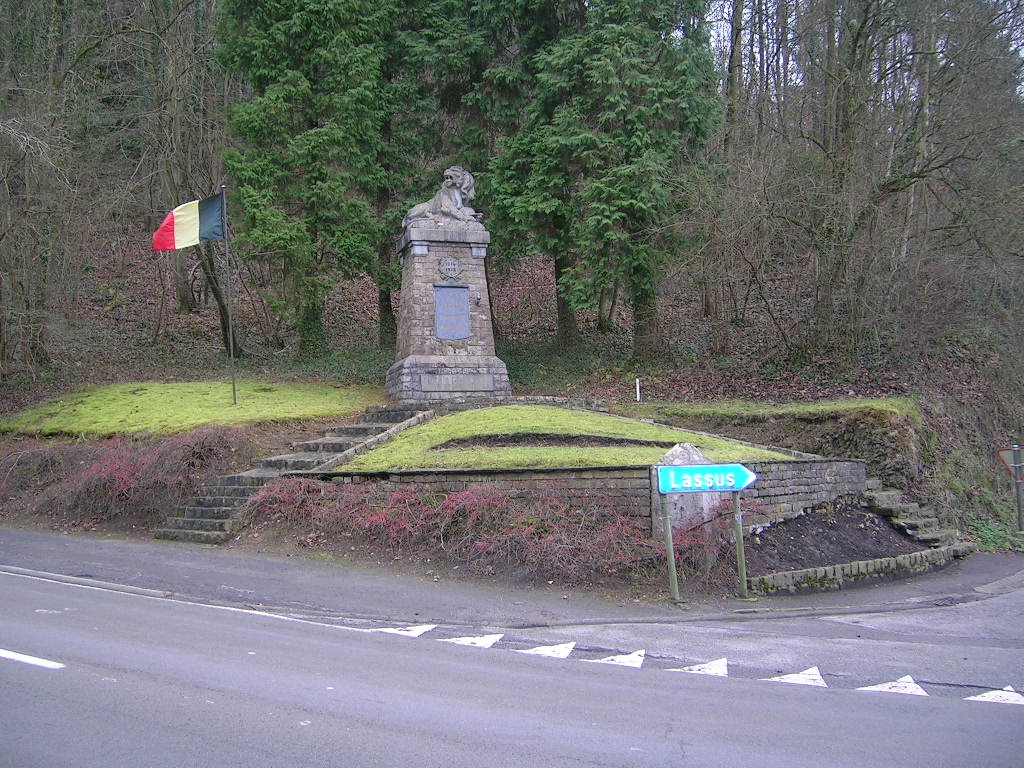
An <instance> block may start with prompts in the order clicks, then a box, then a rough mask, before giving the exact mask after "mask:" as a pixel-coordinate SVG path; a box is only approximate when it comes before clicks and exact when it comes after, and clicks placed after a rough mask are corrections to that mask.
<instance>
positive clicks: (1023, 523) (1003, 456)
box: [997, 444, 1024, 531]
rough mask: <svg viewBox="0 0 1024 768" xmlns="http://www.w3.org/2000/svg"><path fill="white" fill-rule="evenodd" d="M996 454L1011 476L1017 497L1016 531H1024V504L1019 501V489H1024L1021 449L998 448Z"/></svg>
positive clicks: (1023, 466)
mask: <svg viewBox="0 0 1024 768" xmlns="http://www.w3.org/2000/svg"><path fill="white" fill-rule="evenodd" d="M997 454H998V456H999V460H1000V461H1002V462H1003V464H1005V465H1006V468H1007V469H1008V470H1010V474H1011V475H1013V486H1014V495H1015V496H1016V497H1017V530H1018V531H1024V503H1022V501H1021V495H1022V494H1021V489H1022V487H1024V463H1022V462H1021V448H1020V446H1019V445H1017V444H1014V445H1013V446H1011V447H1010V448H1000V449H999V451H998V452H997Z"/></svg>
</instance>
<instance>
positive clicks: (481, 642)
mask: <svg viewBox="0 0 1024 768" xmlns="http://www.w3.org/2000/svg"><path fill="white" fill-rule="evenodd" d="M503 637H504V635H500V634H499V635H480V636H479V637H449V638H447V639H445V640H442V641H441V642H442V643H455V644H456V645H468V646H471V647H473V648H490V647H491V646H492V645H494V644H495V643H496V642H498V641H499V640H501V638H503Z"/></svg>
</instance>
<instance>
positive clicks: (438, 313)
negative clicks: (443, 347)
mask: <svg viewBox="0 0 1024 768" xmlns="http://www.w3.org/2000/svg"><path fill="white" fill-rule="evenodd" d="M434 329H435V333H436V334H437V338H439V339H444V340H446V341H456V340H458V339H468V338H469V337H470V328H469V286H468V285H435V286H434Z"/></svg>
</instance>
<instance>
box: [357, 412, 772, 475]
mask: <svg viewBox="0 0 1024 768" xmlns="http://www.w3.org/2000/svg"><path fill="white" fill-rule="evenodd" d="M524 433H542V434H565V435H595V436H600V437H612V438H620V439H629V440H657V441H666V442H672V443H691V444H693V445H696V446H697V447H698V448H700V450H701V451H703V452H704V454H705V455H706V456H707V457H708V458H709V459H711V460H712V461H716V462H733V461H758V460H760V461H772V460H781V459H785V458H787V457H786V456H785V455H783V454H780V453H777V452H774V451H767V450H764V449H760V448H754V447H750V446H746V445H743V444H742V443H737V442H733V441H730V440H722V439H718V438H714V437H710V436H708V435H702V434H699V433H695V432H687V431H685V430H681V429H674V428H672V427H665V426H661V425H657V424H649V423H646V422H642V421H636V420H634V419H628V418H624V417H621V416H612V415H608V414H600V413H593V412H590V411H577V410H571V409H567V408H556V407H552V406H521V405H508V406H498V407H494V408H480V409H475V410H470V411H462V412H460V413H453V414H449V415H447V416H443V417H441V418H439V419H435V420H433V421H430V422H427V423H426V424H423V425H421V426H419V427H414V428H413V429H410V430H408V431H406V432H403V433H401V434H400V435H398V436H397V437H396V438H394V439H393V440H391V441H389V442H388V443H386V444H385V445H383V446H381V447H380V448H378V449H377V450H375V451H372V452H370V453H367V454H364V455H363V456H360V457H358V458H357V459H355V460H354V461H352V462H350V463H349V464H346V465H345V466H344V469H346V470H365V471H383V470H392V469H435V468H436V469H448V468H459V469H485V468H486V469H505V468H514V467H531V468H533V467H584V466H613V465H629V464H655V463H657V462H658V460H659V459H660V458H661V457H662V456H664V455H665V452H666V450H667V449H666V448H660V447H644V446H628V447H621V448H620V447H602V448H576V447H543V448H542V447H515V448H492V449H482V448H471V449H470V448H454V449H440V450H438V449H437V448H436V447H437V446H440V445H442V444H444V443H446V442H448V441H449V440H453V439H455V438H461V437H475V436H481V435H508V434H524Z"/></svg>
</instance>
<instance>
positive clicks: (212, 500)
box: [189, 493, 252, 509]
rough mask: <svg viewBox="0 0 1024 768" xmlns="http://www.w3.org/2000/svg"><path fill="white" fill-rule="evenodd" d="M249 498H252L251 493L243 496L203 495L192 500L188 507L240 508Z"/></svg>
mask: <svg viewBox="0 0 1024 768" xmlns="http://www.w3.org/2000/svg"><path fill="white" fill-rule="evenodd" d="M250 496H252V494H251V493H247V494H245V495H244V496H208V495H205V494H204V495H203V496H197V497H196V498H194V499H192V501H191V503H190V504H189V506H190V507H199V508H201V509H225V508H227V509H235V508H236V507H240V506H242V504H244V503H245V502H246V501H247V500H248V498H249V497H250Z"/></svg>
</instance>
